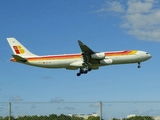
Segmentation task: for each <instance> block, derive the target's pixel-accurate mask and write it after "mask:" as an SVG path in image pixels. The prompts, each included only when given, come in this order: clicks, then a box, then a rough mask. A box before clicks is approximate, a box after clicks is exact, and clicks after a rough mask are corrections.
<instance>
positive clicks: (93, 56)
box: [91, 52, 105, 60]
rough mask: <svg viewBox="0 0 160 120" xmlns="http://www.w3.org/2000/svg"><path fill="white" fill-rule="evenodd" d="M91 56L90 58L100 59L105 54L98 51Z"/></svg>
mask: <svg viewBox="0 0 160 120" xmlns="http://www.w3.org/2000/svg"><path fill="white" fill-rule="evenodd" d="M91 58H92V59H99V60H101V59H104V58H105V54H104V53H102V52H100V53H94V54H92V55H91Z"/></svg>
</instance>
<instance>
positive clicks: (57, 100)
mask: <svg viewBox="0 0 160 120" xmlns="http://www.w3.org/2000/svg"><path fill="white" fill-rule="evenodd" d="M50 102H64V100H63V99H62V98H60V97H55V98H54V99H51V100H50Z"/></svg>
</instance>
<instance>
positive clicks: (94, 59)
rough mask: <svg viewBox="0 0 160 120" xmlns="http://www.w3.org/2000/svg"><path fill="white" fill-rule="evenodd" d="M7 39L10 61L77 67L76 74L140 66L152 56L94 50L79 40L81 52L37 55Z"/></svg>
mask: <svg viewBox="0 0 160 120" xmlns="http://www.w3.org/2000/svg"><path fill="white" fill-rule="evenodd" d="M7 41H8V43H9V45H10V47H11V49H12V51H13V53H14V54H13V55H12V56H13V58H11V59H10V61H12V62H18V63H23V64H26V65H31V66H36V67H42V68H66V69H67V70H77V69H79V72H78V73H77V76H80V75H81V74H87V73H88V72H90V71H91V70H97V69H99V67H102V66H108V65H117V64H131V63H138V68H140V67H141V66H140V63H141V62H143V61H146V60H148V59H150V58H151V57H152V56H151V54H149V53H147V52H145V51H140V50H123V51H110V52H95V51H93V50H92V49H91V48H89V47H88V46H87V45H85V44H84V43H82V42H81V41H80V40H78V44H79V47H80V49H81V53H77V54H60V55H45V56H39V55H35V54H33V53H32V52H30V51H29V50H28V49H27V48H25V47H24V46H23V45H22V44H21V43H20V42H19V41H18V40H16V39H15V38H7Z"/></svg>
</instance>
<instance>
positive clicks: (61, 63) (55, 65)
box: [28, 60, 75, 68]
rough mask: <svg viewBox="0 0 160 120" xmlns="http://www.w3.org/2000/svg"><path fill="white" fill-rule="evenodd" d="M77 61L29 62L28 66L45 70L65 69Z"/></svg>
mask: <svg viewBox="0 0 160 120" xmlns="http://www.w3.org/2000/svg"><path fill="white" fill-rule="evenodd" d="M74 61H75V60H45V61H42V60H41V61H33V62H28V65H32V66H37V67H43V68H65V67H68V66H69V64H71V63H72V62H74Z"/></svg>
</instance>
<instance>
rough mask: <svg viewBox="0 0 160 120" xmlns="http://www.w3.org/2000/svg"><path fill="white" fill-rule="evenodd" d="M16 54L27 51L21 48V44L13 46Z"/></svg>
mask: <svg viewBox="0 0 160 120" xmlns="http://www.w3.org/2000/svg"><path fill="white" fill-rule="evenodd" d="M13 48H14V50H15V52H16V54H23V53H24V52H25V51H24V50H23V49H22V48H21V46H13Z"/></svg>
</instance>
